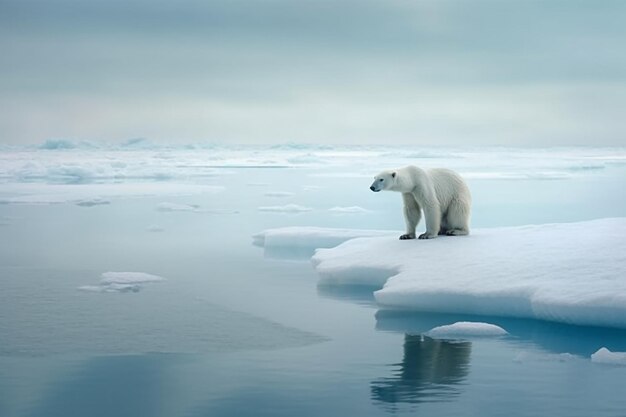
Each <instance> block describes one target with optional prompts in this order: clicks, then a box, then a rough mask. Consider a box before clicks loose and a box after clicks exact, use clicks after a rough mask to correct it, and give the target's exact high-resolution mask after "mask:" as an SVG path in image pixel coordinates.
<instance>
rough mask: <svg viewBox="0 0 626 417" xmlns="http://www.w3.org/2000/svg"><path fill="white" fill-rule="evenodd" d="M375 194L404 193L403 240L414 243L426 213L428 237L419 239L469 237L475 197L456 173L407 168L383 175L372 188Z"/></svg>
mask: <svg viewBox="0 0 626 417" xmlns="http://www.w3.org/2000/svg"><path fill="white" fill-rule="evenodd" d="M370 190H372V191H374V192H378V191H382V190H389V191H398V192H400V193H402V200H403V201H404V219H405V222H406V233H405V234H403V235H402V236H400V239H402V240H404V239H415V227H416V226H417V224H418V223H419V221H420V218H421V217H422V214H421V211H422V210H424V217H425V219H426V233H423V234H421V235H420V236H419V238H420V239H432V238H435V237H437V236H438V235H449V236H461V235H467V234H469V217H470V206H471V204H472V196H471V195H470V191H469V188H468V187H467V184H465V181H463V179H462V178H461V177H460V176H459V175H458V174H457V173H455V172H454V171H451V170H449V169H444V168H433V169H429V170H423V169H420V168H418V167H416V166H407V167H404V168H399V169H396V170H388V171H383V172H381V173H380V174H378V175H376V177H374V182H373V183H372V185H371V186H370Z"/></svg>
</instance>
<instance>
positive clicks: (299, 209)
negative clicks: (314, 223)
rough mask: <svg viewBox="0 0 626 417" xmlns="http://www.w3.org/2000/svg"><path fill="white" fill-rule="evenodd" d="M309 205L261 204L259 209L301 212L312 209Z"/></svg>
mask: <svg viewBox="0 0 626 417" xmlns="http://www.w3.org/2000/svg"><path fill="white" fill-rule="evenodd" d="M312 210H313V209H312V208H311V207H305V206H301V205H298V204H285V205H284V206H261V207H259V211H269V212H274V213H303V212H306V211H312Z"/></svg>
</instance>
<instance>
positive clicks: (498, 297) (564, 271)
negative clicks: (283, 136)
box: [283, 218, 626, 328]
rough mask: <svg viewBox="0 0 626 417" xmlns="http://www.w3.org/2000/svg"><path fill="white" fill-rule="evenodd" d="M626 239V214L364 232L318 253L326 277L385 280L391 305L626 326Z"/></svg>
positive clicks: (383, 295)
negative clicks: (432, 232)
mask: <svg viewBox="0 0 626 417" xmlns="http://www.w3.org/2000/svg"><path fill="white" fill-rule="evenodd" d="M291 233H292V235H296V236H297V235H298V234H297V232H296V231H293V230H292V232H291ZM305 233H306V230H305V231H303V235H304V234H305ZM624 236H626V218H611V219H600V220H593V221H586V222H580V223H563V224H545V225H536V226H521V227H508V228H493V229H475V230H473V231H472V234H470V235H469V236H464V237H440V238H437V239H433V240H410V241H401V240H398V238H397V236H391V237H372V238H358V239H352V240H349V241H347V242H345V243H343V244H341V245H339V246H337V247H336V248H332V249H319V250H317V251H316V254H315V255H314V256H313V258H312V262H313V265H314V266H315V268H316V270H317V272H318V273H319V275H320V277H321V280H322V281H326V282H330V283H336V284H367V285H380V286H383V285H384V287H383V288H382V289H381V290H379V291H376V292H375V298H376V301H377V303H378V304H379V306H380V307H382V308H383V309H408V310H421V311H431V312H449V313H467V314H481V315H499V316H513V317H523V318H535V319H544V320H551V321H557V322H565V323H571V324H579V325H598V326H609V327H620V328H626V274H624V271H626V239H625V238H624ZM283 244H285V245H286V244H287V242H285V241H283Z"/></svg>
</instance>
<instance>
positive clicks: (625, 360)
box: [591, 347, 626, 366]
mask: <svg viewBox="0 0 626 417" xmlns="http://www.w3.org/2000/svg"><path fill="white" fill-rule="evenodd" d="M591 362H594V363H602V364H606V365H621V366H626V352H611V351H610V350H608V349H607V348H605V347H603V348H600V349H598V351H597V352H596V353H594V354H592V355H591Z"/></svg>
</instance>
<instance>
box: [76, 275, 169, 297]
mask: <svg viewBox="0 0 626 417" xmlns="http://www.w3.org/2000/svg"><path fill="white" fill-rule="evenodd" d="M164 280H165V278H163V277H160V276H158V275H152V274H147V273H145V272H105V273H103V274H102V276H101V279H100V284H99V285H83V286H81V287H78V289H79V290H81V291H88V292H139V291H140V290H141V289H142V288H143V285H144V284H150V283H155V282H161V281H164Z"/></svg>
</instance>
